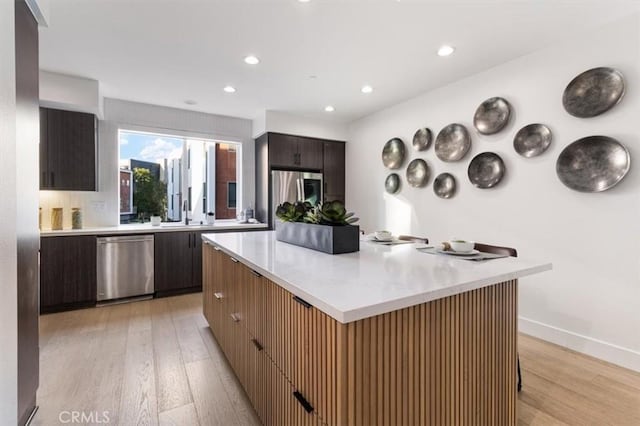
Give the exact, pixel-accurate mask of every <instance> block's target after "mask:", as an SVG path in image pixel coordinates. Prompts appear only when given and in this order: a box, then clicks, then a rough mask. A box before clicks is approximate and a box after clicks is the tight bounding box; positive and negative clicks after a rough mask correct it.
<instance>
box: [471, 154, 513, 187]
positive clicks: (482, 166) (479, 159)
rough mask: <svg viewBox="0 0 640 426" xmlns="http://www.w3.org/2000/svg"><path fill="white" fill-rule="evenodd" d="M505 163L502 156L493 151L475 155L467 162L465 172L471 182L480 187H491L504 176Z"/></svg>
mask: <svg viewBox="0 0 640 426" xmlns="http://www.w3.org/2000/svg"><path fill="white" fill-rule="evenodd" d="M505 169H506V168H505V165H504V161H502V158H500V156H499V155H498V154H496V153H494V152H483V153H481V154H478V155H476V156H475V157H473V160H471V163H470V164H469V169H468V170H467V174H468V176H469V180H470V181H471V183H472V184H473V185H474V186H476V187H478V188H482V189H486V188H493V187H494V186H496V185H497V184H498V183H500V181H501V180H502V178H503V177H504V172H505Z"/></svg>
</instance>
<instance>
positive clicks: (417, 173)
mask: <svg viewBox="0 0 640 426" xmlns="http://www.w3.org/2000/svg"><path fill="white" fill-rule="evenodd" d="M429 176H431V171H430V170H429V166H428V165H427V162H426V161H424V160H423V159H421V158H416V159H415V160H413V161H411V162H410V163H409V165H408V166H407V182H409V185H411V186H412V187H414V188H422V187H423V186H425V185H426V184H427V181H428V180H429Z"/></svg>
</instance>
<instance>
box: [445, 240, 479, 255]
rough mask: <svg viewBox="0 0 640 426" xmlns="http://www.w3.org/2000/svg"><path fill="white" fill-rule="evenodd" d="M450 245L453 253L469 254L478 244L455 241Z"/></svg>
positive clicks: (450, 242)
mask: <svg viewBox="0 0 640 426" xmlns="http://www.w3.org/2000/svg"><path fill="white" fill-rule="evenodd" d="M449 245H450V246H451V250H453V251H457V252H460V253H468V252H470V251H471V250H473V247H475V245H476V244H475V243H474V242H473V241H465V240H458V239H453V240H451V241H449Z"/></svg>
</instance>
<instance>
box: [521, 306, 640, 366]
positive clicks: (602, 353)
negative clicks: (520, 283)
mask: <svg viewBox="0 0 640 426" xmlns="http://www.w3.org/2000/svg"><path fill="white" fill-rule="evenodd" d="M518 330H519V331H521V332H522V333H525V334H530V335H531V336H534V337H538V338H540V339H543V340H546V341H548V342H551V343H555V344H556V345H560V346H564V347H565V348H569V349H572V350H574V351H577V352H580V353H583V354H586V355H590V356H592V357H595V358H598V359H601V360H603V361H607V362H610V363H612V364H616V365H619V366H621V367H624V368H628V369H630V370H634V371H637V372H640V352H636V351H634V350H632V349H628V348H624V347H622V346H618V345H614V344H613V343H609V342H604V341H602V340H598V339H594V338H592V337H588V336H583V335H581V334H578V333H574V332H572V331H568V330H563V329H561V328H558V327H554V326H552V325H548V324H544V323H541V322H539V321H535V320H532V319H529V318H524V317H519V318H518Z"/></svg>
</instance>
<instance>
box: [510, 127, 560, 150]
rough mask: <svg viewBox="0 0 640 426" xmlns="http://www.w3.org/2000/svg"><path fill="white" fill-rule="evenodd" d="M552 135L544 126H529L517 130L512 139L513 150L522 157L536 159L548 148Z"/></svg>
mask: <svg viewBox="0 0 640 426" xmlns="http://www.w3.org/2000/svg"><path fill="white" fill-rule="evenodd" d="M552 139H553V135H552V134H551V130H549V128H548V127H547V126H545V125H544V124H539V123H535V124H529V125H528V126H524V127H523V128H522V129H520V130H518V133H516V136H515V137H514V138H513V148H514V149H515V150H516V152H517V153H518V154H520V155H522V156H523V157H527V158H531V157H536V156H538V155H540V154H542V153H543V152H545V151H546V150H547V148H549V145H551V140H552Z"/></svg>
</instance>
